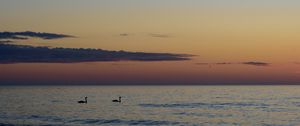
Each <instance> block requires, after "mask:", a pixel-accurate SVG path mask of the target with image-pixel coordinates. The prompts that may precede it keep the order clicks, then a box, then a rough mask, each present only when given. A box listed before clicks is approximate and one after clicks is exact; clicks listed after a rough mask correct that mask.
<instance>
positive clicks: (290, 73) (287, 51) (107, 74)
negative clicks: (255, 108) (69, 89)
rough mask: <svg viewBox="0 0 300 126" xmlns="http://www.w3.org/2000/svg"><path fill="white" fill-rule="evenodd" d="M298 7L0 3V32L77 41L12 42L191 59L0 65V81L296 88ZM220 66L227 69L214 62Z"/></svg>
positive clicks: (247, 2) (260, 2) (48, 0)
mask: <svg viewBox="0 0 300 126" xmlns="http://www.w3.org/2000/svg"><path fill="white" fill-rule="evenodd" d="M299 6H300V1H299V0H243V1H241V0H85V1H83V0H1V1H0V17H1V18H0V22H1V25H0V30H1V31H28V30H29V31H37V32H50V33H61V34H68V35H74V36H76V37H77V38H67V39H58V40H41V39H30V40H26V41H20V42H17V44H24V45H34V46H51V47H66V48H71V47H72V48H101V49H106V50H126V51H141V52H169V53H184V54H193V55H197V56H195V57H192V58H193V59H192V60H189V61H158V62H136V61H135V62H133V61H126V62H98V63H71V64H69V63H67V64H59V63H27V64H25V63H18V64H0V82H1V84H13V83H20V84H23V83H24V84H25V83H40V84H42V83H47V84H56V83H59V84H66V83H80V84H90V83H93V84H300V64H299V62H300V59H299V54H300V49H299V47H300V35H299V33H300V13H299V12H300V8H299ZM223 62H226V63H230V64H223V65H220V64H218V65H217V64H216V63H223ZM243 62H265V63H270V64H269V65H267V66H257V65H249V64H248V65H247V64H243Z"/></svg>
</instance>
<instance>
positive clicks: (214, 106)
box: [139, 102, 269, 109]
mask: <svg viewBox="0 0 300 126" xmlns="http://www.w3.org/2000/svg"><path fill="white" fill-rule="evenodd" d="M139 105H140V106H142V107H154V108H158V107H163V108H202V107H205V108H212V109H217V108H219V109H220V108H225V107H258V108H267V107H268V106H269V105H268V104H264V103H242V102H236V103H173V104H169V103H167V104H139Z"/></svg>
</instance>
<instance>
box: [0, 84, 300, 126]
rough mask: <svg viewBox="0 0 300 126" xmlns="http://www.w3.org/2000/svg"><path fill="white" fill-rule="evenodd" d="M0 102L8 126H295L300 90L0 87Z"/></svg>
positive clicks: (1, 121) (3, 122)
mask: <svg viewBox="0 0 300 126" xmlns="http://www.w3.org/2000/svg"><path fill="white" fill-rule="evenodd" d="M85 96H87V97H88V104H78V103H77V101H78V100H82V99H83V98H84V97H85ZM119 96H122V103H113V102H111V100H112V99H116V98H118V97H119ZM0 99H1V102H0V106H1V107H0V125H11V126H15V125H16V126H19V125H78V126H81V125H153V126H155V125H203V126H206V125H207V126H209V125H222V126H224V125H225V126H227V125H228V126H232V125H246V126H247V125H249V126H256V125H261V126H268V125H271V126H273V125H275V126H277V125H280V126H293V125H300V86H299V87H298V86H68V87H67V86H26V87H25V86H24V87H22V86H11V87H9V86H8V87H5V86H3V87H1V88H0Z"/></svg>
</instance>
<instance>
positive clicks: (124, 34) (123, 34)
mask: <svg viewBox="0 0 300 126" xmlns="http://www.w3.org/2000/svg"><path fill="white" fill-rule="evenodd" d="M120 36H123V37H126V36H129V34H128V33H122V34H120Z"/></svg>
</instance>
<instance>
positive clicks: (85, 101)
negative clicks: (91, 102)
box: [78, 97, 87, 104]
mask: <svg viewBox="0 0 300 126" xmlns="http://www.w3.org/2000/svg"><path fill="white" fill-rule="evenodd" d="M84 99H85V100H84V101H78V103H85V104H86V103H87V97H84Z"/></svg>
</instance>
